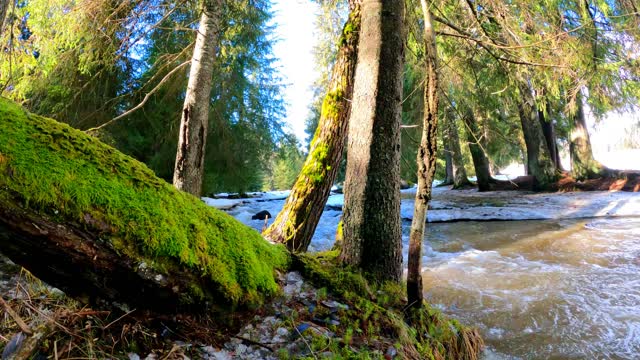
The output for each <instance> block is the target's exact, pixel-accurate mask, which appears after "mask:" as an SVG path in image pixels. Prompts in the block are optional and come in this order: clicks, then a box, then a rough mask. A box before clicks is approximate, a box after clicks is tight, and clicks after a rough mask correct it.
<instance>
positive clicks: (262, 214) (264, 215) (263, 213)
mask: <svg viewBox="0 0 640 360" xmlns="http://www.w3.org/2000/svg"><path fill="white" fill-rule="evenodd" d="M266 218H269V219H272V218H273V216H271V213H270V212H268V211H267V210H262V211H260V212H259V213H257V214H255V215H253V216H252V217H251V220H264V219H266Z"/></svg>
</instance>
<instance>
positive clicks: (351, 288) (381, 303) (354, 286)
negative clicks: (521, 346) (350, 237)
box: [293, 251, 483, 360]
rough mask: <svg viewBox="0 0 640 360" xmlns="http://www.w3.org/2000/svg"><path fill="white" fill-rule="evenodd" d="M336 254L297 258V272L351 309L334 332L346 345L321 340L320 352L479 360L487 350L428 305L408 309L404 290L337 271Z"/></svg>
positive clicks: (316, 343) (479, 340)
mask: <svg viewBox="0 0 640 360" xmlns="http://www.w3.org/2000/svg"><path fill="white" fill-rule="evenodd" d="M337 255H338V252H337V251H330V252H326V253H321V254H317V255H308V254H300V255H295V257H294V260H293V268H295V269H298V270H300V271H301V272H302V274H303V275H304V276H305V277H306V278H307V279H309V280H310V281H311V282H313V283H314V285H316V286H324V287H326V288H327V289H328V291H330V292H332V293H333V294H334V295H335V296H337V297H339V298H340V299H341V301H344V302H345V303H346V304H348V306H349V309H348V310H346V311H340V312H339V315H340V322H341V325H340V326H338V327H334V328H332V329H331V330H332V331H334V332H336V333H337V334H339V335H340V336H341V337H342V339H343V341H342V343H336V342H332V341H331V340H330V339H327V338H323V337H318V338H317V339H314V341H312V343H311V344H310V345H311V347H312V349H313V350H314V351H316V352H322V351H327V349H328V350H329V351H330V352H331V353H332V354H334V355H335V357H336V358H344V359H376V358H380V359H382V358H385V355H388V350H389V348H390V347H393V348H394V349H395V350H396V351H397V352H398V355H399V356H400V358H403V359H434V360H438V359H462V360H475V359H478V357H479V355H480V351H481V349H482V347H483V342H482V338H481V337H480V335H479V334H478V332H477V330H476V329H473V328H469V327H466V326H464V325H462V324H460V323H459V322H458V321H456V320H452V319H448V318H447V317H446V316H444V315H443V314H442V313H441V312H440V311H438V310H437V309H434V308H432V307H430V306H429V305H428V304H426V303H425V304H424V306H423V307H422V308H421V309H418V310H415V309H407V306H406V305H407V303H406V298H405V292H404V288H403V287H402V286H400V285H398V284H391V283H386V284H373V283H371V282H369V281H367V280H366V279H365V278H364V277H363V276H362V275H361V274H359V273H357V272H353V271H351V270H348V269H344V268H342V267H340V266H336V265H335V264H336V263H337V262H336V260H337V259H336V257H337Z"/></svg>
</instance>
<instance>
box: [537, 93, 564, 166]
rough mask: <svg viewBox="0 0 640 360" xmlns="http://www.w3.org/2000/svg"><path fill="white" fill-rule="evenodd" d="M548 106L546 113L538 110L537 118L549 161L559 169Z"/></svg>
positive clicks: (553, 126)
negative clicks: (549, 157)
mask: <svg viewBox="0 0 640 360" xmlns="http://www.w3.org/2000/svg"><path fill="white" fill-rule="evenodd" d="M550 114H551V112H550V106H548V105H547V115H546V116H545V113H544V112H543V111H540V110H538V120H539V121H540V126H541V127H542V134H543V135H544V140H545V143H546V144H547V149H548V150H549V155H550V156H551V161H552V162H553V165H554V166H555V167H556V169H558V170H561V169H562V164H561V163H560V154H559V152H558V143H557V141H556V137H557V136H556V127H555V125H554V124H553V120H552V119H551V118H550Z"/></svg>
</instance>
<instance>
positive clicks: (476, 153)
mask: <svg viewBox="0 0 640 360" xmlns="http://www.w3.org/2000/svg"><path fill="white" fill-rule="evenodd" d="M462 120H463V121H464V124H465V131H466V134H467V143H469V151H470V152H471V158H472V159H473V167H474V169H475V171H476V182H477V183H478V191H489V190H491V183H492V182H493V179H492V178H491V169H489V160H488V159H487V156H486V155H485V153H484V150H483V149H482V146H481V145H480V137H481V134H480V128H479V127H478V122H477V121H476V117H475V115H474V114H473V110H471V109H470V108H468V109H467V110H466V111H465V112H464V114H463V116H462Z"/></svg>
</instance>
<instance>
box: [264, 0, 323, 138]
mask: <svg viewBox="0 0 640 360" xmlns="http://www.w3.org/2000/svg"><path fill="white" fill-rule="evenodd" d="M273 10H274V11H275V18H274V23H275V24H276V30H275V32H276V34H275V35H276V37H277V38H278V39H279V41H278V42H277V43H276V45H275V46H274V48H273V52H274V55H275V57H276V58H278V59H280V61H279V64H278V65H279V67H280V72H281V74H282V77H283V79H284V81H285V83H286V84H288V86H287V87H286V89H285V93H284V97H285V101H286V102H287V115H286V119H285V120H286V123H287V124H288V126H289V129H290V130H291V132H293V133H294V134H295V135H296V136H297V137H298V140H299V141H300V142H301V143H303V142H304V138H305V137H306V134H305V132H304V122H305V119H306V118H307V115H308V112H309V110H308V106H309V104H311V99H312V97H313V95H312V93H311V90H310V88H311V85H312V84H313V81H314V80H315V79H316V76H317V74H316V71H315V65H314V60H313V47H314V45H315V37H314V21H315V18H316V14H317V13H318V11H319V9H318V6H317V5H316V4H315V3H313V2H312V1H310V0H276V1H274V4H273Z"/></svg>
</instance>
